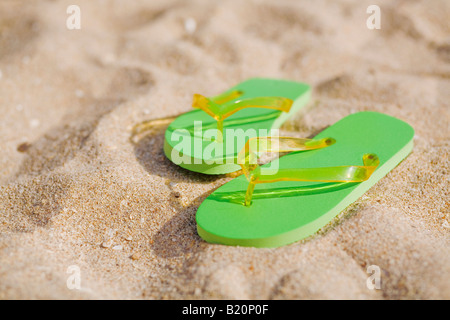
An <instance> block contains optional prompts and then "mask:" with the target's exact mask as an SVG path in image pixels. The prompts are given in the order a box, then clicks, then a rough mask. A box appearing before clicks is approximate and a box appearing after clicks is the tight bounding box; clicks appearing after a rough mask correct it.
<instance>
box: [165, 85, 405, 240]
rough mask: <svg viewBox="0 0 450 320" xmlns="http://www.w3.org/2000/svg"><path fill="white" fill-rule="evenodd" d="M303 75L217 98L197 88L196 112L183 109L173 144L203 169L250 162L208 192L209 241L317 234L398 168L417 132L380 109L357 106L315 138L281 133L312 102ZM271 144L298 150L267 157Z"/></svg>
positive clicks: (175, 154) (204, 209)
mask: <svg viewBox="0 0 450 320" xmlns="http://www.w3.org/2000/svg"><path fill="white" fill-rule="evenodd" d="M309 96H310V87H309V86H308V85H306V84H303V83H297V82H291V81H284V80H273V79H250V80H247V81H245V82H242V83H240V84H238V85H237V86H235V87H233V88H231V89H230V90H228V91H226V92H224V93H223V94H220V95H218V96H216V97H211V98H206V97H204V96H201V95H194V102H193V107H195V108H197V110H193V111H190V112H187V113H185V114H182V115H180V116H179V117H177V118H176V119H175V120H174V121H173V122H172V123H171V124H170V125H169V127H168V128H167V130H166V133H165V143H164V152H165V154H166V156H167V157H168V158H169V159H170V160H171V161H172V162H174V163H176V164H177V165H179V166H181V167H183V168H185V169H188V170H191V171H195V172H201V173H204V174H224V173H230V172H235V171H238V170H240V169H242V170H243V173H244V174H243V175H241V176H239V177H237V178H235V179H233V180H231V181H230V182H228V183H226V184H224V185H223V186H222V187H220V188H218V189H217V190H215V191H214V192H213V193H212V194H211V195H210V196H208V197H207V198H206V199H205V200H204V202H203V203H202V204H201V205H200V207H199V208H198V210H197V214H196V221H197V231H198V234H199V235H200V236H201V237H202V238H203V239H204V240H206V241H207V242H211V243H220V244H226V245H240V246H253V247H278V246H282V245H285V244H289V243H292V242H295V241H298V240H300V239H303V238H306V237H308V236H310V235H312V234H314V233H315V232H316V231H317V230H319V229H320V228H322V227H323V226H324V225H326V224H327V223H328V222H330V221H331V220H332V219H333V218H334V217H335V216H336V215H337V214H338V213H339V212H341V211H342V210H343V209H345V208H346V207H347V206H348V205H350V204H351V203H352V202H354V201H356V200H357V199H358V198H359V197H361V196H362V195H363V194H364V193H365V192H366V191H367V190H368V189H369V188H370V187H371V186H373V185H374V184H375V183H376V182H377V181H378V180H380V179H381V178H382V177H383V176H385V175H386V174H387V173H388V172H389V171H390V170H392V169H393V168H395V167H396V166H397V165H398V164H399V163H400V162H401V161H402V160H403V159H404V158H405V157H406V156H407V155H408V154H409V153H410V152H411V150H412V148H413V136H414V130H413V128H412V127H411V126H410V125H408V124H407V123H405V122H403V121H401V120H399V119H396V118H393V117H391V116H388V115H385V114H381V113H377V112H359V113H355V114H351V115H349V116H347V117H345V118H343V119H341V120H340V121H338V122H337V123H335V124H334V125H332V126H330V127H328V128H327V129H325V130H324V131H322V132H321V133H320V134H318V135H317V136H316V137H314V138H313V139H299V138H292V137H278V136H277V135H274V134H273V133H274V131H273V130H274V129H278V128H279V127H280V126H281V125H282V124H283V122H285V121H286V120H287V119H288V118H289V117H290V116H291V115H292V114H294V113H295V112H297V111H299V110H300V109H301V108H302V107H303V106H304V105H305V104H306V102H307V101H308V99H309ZM266 152H290V153H289V154H287V155H285V156H283V157H281V158H278V159H276V160H274V161H272V162H270V163H268V164H265V165H261V166H260V165H259V164H258V163H257V159H258V157H259V156H260V155H261V154H263V153H266Z"/></svg>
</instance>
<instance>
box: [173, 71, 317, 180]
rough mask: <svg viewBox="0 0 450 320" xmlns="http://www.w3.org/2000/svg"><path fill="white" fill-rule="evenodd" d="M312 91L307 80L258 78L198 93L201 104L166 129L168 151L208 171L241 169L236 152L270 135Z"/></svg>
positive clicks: (176, 159)
mask: <svg viewBox="0 0 450 320" xmlns="http://www.w3.org/2000/svg"><path fill="white" fill-rule="evenodd" d="M309 97H310V86H309V85H307V84H304V83H298V82H292V81H286V80H274V79H261V78H254V79H249V80H247V81H244V82H242V83H240V84H238V85H237V86H235V87H233V88H231V89H229V90H227V91H226V92H224V93H222V94H220V95H218V96H215V97H211V98H206V97H204V96H201V95H199V94H196V95H194V101H193V107H194V108H197V110H192V111H190V112H187V113H184V114H182V115H180V116H178V117H177V118H176V119H175V120H174V121H173V122H172V123H171V124H170V125H169V127H168V128H167V130H166V132H165V142H164V153H165V155H166V156H167V157H168V158H169V159H170V160H171V161H172V162H174V163H175V164H177V165H179V166H181V167H183V168H185V169H188V170H191V171H195V172H201V173H204V174H225V173H229V172H234V171H237V170H239V169H240V167H239V166H238V165H237V164H236V163H235V162H227V163H221V162H220V161H216V160H214V159H223V158H235V157H236V156H237V154H238V152H239V151H240V150H241V148H242V147H243V146H244V145H245V142H246V141H247V140H248V139H249V138H253V137H257V136H261V135H263V136H267V135H272V133H271V130H273V129H278V128H279V127H280V126H281V125H282V124H283V123H284V122H285V121H286V120H287V119H288V118H289V117H290V116H291V115H293V114H294V113H296V112H297V111H299V110H300V108H302V107H303V106H304V105H305V104H306V102H307V101H308V99H309Z"/></svg>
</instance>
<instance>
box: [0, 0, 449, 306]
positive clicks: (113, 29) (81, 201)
mask: <svg viewBox="0 0 450 320" xmlns="http://www.w3.org/2000/svg"><path fill="white" fill-rule="evenodd" d="M72 2H73V1H44V0H40V1H26V0H23V1H19V0H2V1H1V2H0V111H1V113H2V115H1V118H0V119H1V120H0V148H1V150H2V151H1V153H0V299H450V282H449V280H448V279H449V278H450V255H449V229H450V218H449V199H450V197H449V119H450V117H449V112H450V111H449V110H450V25H449V17H450V2H448V1H446V0H442V1H437V0H433V1H429V0H428V1H425V0H422V1H377V4H378V5H379V6H380V8H381V29H379V30H369V29H368V28H367V27H366V20H367V18H368V17H369V15H370V14H368V13H366V9H367V7H368V6H369V5H370V4H372V3H371V2H370V1H358V0H353V1H350V0H346V1H338V2H336V1H332V0H327V1H325V0H319V1H287V0H283V1H269V0H262V1H225V0H224V1H166V0H164V1H162V0H161V1H155V0H148V1H138V2H135V3H130V2H129V1H118V0H117V1H113V0H110V1H108V0H105V1H100V0H99V1H92V0H77V1H75V2H76V4H77V5H79V7H80V8H81V29H80V30H68V29H67V27H66V20H67V18H68V16H69V15H68V14H67V13H66V9H67V7H68V6H69V5H71V4H73V3H72ZM251 77H270V78H282V79H290V80H294V81H301V82H307V83H309V84H311V85H312V87H313V95H312V99H311V101H310V103H309V105H308V108H307V109H306V111H304V112H301V113H300V114H297V115H296V116H294V117H293V118H292V119H290V120H289V121H288V122H287V123H286V124H285V125H284V126H283V128H282V129H283V132H284V133H286V134H290V135H296V136H304V137H307V136H311V135H314V134H316V133H318V132H320V131H321V130H322V129H323V128H325V127H326V126H329V125H331V124H333V123H334V122H336V121H337V120H339V119H341V118H342V117H344V116H346V115H349V114H351V113H354V112H357V111H363V110H373V111H379V112H383V113H386V114H389V115H392V116H395V117H397V118H399V119H402V120H404V121H406V122H408V123H409V124H411V125H412V126H413V127H414V129H415V133H416V135H415V138H414V143H415V147H414V150H413V152H412V153H411V154H410V155H409V156H408V157H407V158H406V159H405V160H404V161H403V162H402V163H401V164H400V165H399V166H398V167H397V168H396V169H394V170H393V171H392V172H390V173H389V174H388V175H387V176H386V177H385V178H383V179H382V180H380V181H379V182H378V183H377V184H376V185H375V186H374V187H373V188H372V189H371V190H370V191H368V192H367V193H366V194H365V195H364V196H363V197H361V198H360V199H359V200H358V201H356V202H355V203H354V204H352V205H351V206H350V207H348V208H347V209H346V210H345V211H344V212H342V213H341V214H340V215H339V216H338V217H336V219H334V220H333V221H332V222H331V223H330V224H329V225H327V226H326V227H324V228H323V229H322V230H320V231H319V232H318V233H317V234H315V235H314V236H312V237H310V238H308V239H306V240H303V241H300V242H297V243H293V244H291V245H287V246H284V247H281V248H276V249H256V248H244V247H229V246H222V245H213V244H208V243H206V242H204V241H203V240H202V239H201V238H200V237H199V236H198V235H197V232H196V224H195V213H196V209H197V208H198V206H199V204H200V203H201V202H202V200H203V199H205V198H206V197H207V196H208V194H210V193H211V192H212V191H213V190H214V189H216V188H217V187H219V186H221V185H223V184H224V183H225V182H227V181H229V180H230V179H232V178H233V175H224V176H205V175H201V174H196V173H192V172H189V171H187V170H184V169H181V168H179V167H177V166H176V165H174V164H172V163H171V162H170V161H169V160H167V159H166V157H165V156H164V153H163V151H162V147H163V142H164V127H161V128H156V129H155V130H153V131H152V132H149V133H147V134H143V135H142V136H141V137H139V139H136V140H133V141H132V140H130V138H131V134H132V128H133V127H134V126H136V125H139V124H141V123H143V122H145V121H147V120H151V119H156V118H161V117H169V116H174V115H177V114H179V113H182V112H186V111H189V110H190V109H191V100H192V95H193V94H194V93H202V94H204V95H206V96H212V95H215V94H218V93H220V92H222V91H224V90H226V89H227V88H229V87H231V86H233V85H235V84H237V83H239V82H241V81H243V80H245V79H248V78H251ZM393 138H395V137H393ZM300 211H301V208H300ZM373 265H374V266H378V267H379V268H380V272H381V273H380V277H381V288H380V289H375V290H370V289H369V288H368V286H367V279H368V278H369V276H371V275H372V273H371V272H368V267H369V266H373ZM370 270H371V269H370V268H369V271H370ZM77 275H79V279H80V283H79V286H77V282H76V281H75V280H74V279H76V277H75V276H77Z"/></svg>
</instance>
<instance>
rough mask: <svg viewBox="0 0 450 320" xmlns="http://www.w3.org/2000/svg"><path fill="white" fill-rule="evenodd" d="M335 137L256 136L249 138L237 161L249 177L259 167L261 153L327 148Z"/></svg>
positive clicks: (248, 177)
mask: <svg viewBox="0 0 450 320" xmlns="http://www.w3.org/2000/svg"><path fill="white" fill-rule="evenodd" d="M335 142H336V140H334V139H333V138H324V139H306V138H293V137H255V138H250V139H248V140H247V142H246V144H245V146H244V147H243V148H242V150H241V151H240V152H239V154H238V157H237V163H238V164H239V165H240V166H241V168H242V171H243V172H244V174H245V176H246V177H247V179H249V180H250V176H251V173H252V172H253V171H254V170H255V169H256V168H257V167H258V164H257V161H258V158H259V155H261V154H263V153H270V152H293V151H306V150H314V149H320V148H325V147H328V146H331V145H332V144H334V143H335Z"/></svg>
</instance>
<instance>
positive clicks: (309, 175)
mask: <svg viewBox="0 0 450 320" xmlns="http://www.w3.org/2000/svg"><path fill="white" fill-rule="evenodd" d="M277 140H278V141H277ZM335 142H336V141H335V140H334V139H332V138H325V139H320V140H315V139H298V138H288V137H280V138H277V137H265V138H261V137H260V138H253V140H252V139H249V141H247V143H246V145H245V146H244V148H243V149H242V150H241V152H240V153H239V155H238V163H239V165H240V166H241V168H242V170H243V171H244V174H245V176H246V177H247V180H248V181H249V185H248V188H247V192H246V195H245V201H244V205H245V206H249V205H250V204H251V200H252V196H253V190H254V188H255V185H256V184H257V183H271V182H278V181H315V182H363V181H366V180H367V179H369V177H370V176H371V175H372V173H373V172H374V171H375V169H376V168H377V167H378V165H379V164H380V160H379V159H378V156H377V155H375V154H365V155H364V156H363V165H362V166H358V165H350V166H337V167H325V168H292V169H278V170H273V171H270V169H265V170H264V172H262V171H261V168H260V167H259V165H258V164H257V163H256V160H257V157H258V156H257V154H259V153H262V152H290V151H299V150H311V149H318V148H324V147H328V146H330V145H332V144H334V143H335Z"/></svg>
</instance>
